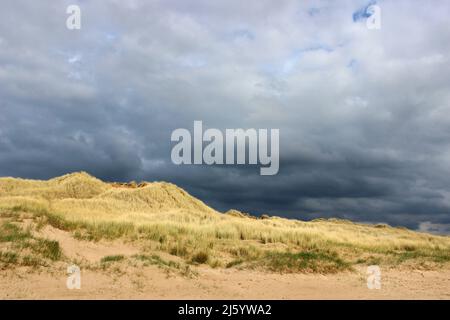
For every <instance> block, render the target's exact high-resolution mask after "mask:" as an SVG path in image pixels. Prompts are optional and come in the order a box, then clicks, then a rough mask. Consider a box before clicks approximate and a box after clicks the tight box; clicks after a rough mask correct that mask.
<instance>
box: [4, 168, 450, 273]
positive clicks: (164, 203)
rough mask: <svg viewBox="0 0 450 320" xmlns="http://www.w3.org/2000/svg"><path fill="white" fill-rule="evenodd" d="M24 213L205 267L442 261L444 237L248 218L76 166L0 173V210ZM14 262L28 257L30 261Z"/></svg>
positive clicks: (296, 268)
mask: <svg viewBox="0 0 450 320" xmlns="http://www.w3.org/2000/svg"><path fill="white" fill-rule="evenodd" d="M22 213H27V214H29V215H31V217H32V218H33V219H34V220H36V221H37V223H38V224H41V225H42V224H49V225H51V226H53V227H54V228H58V229H61V230H66V231H68V232H71V233H72V234H73V236H74V237H75V238H78V239H83V240H92V241H98V240H100V239H107V240H108V239H116V238H123V239H126V240H129V241H139V242H140V243H145V244H148V246H149V247H150V248H152V250H155V251H164V252H167V253H169V254H171V255H174V256H178V257H181V258H183V259H184V260H185V261H186V262H187V263H190V264H209V265H210V266H211V267H242V268H263V269H266V270H271V271H280V272H320V273H330V272H338V271H344V270H350V269H351V268H352V266H353V265H355V264H373V263H376V264H386V265H393V264H395V265H397V264H404V265H405V266H413V267H417V266H421V267H428V268H435V267H440V266H443V265H447V264H448V263H449V262H450V238H449V237H446V236H436V235H430V234H426V233H418V232H414V231H410V230H407V229H405V228H393V227H389V226H385V225H383V227H381V226H373V225H366V224H356V223H352V222H350V221H344V220H337V219H330V220H324V219H318V220H316V221H310V222H304V221H299V220H291V219H283V218H279V217H265V218H264V219H256V218H254V217H251V216H249V215H247V214H243V213H240V212H238V211H235V210H231V211H229V212H228V214H223V213H219V212H217V211H216V210H214V209H212V208H210V207H208V206H207V205H206V204H204V203H203V202H202V201H200V200H198V199H196V198H194V197H192V196H191V195H189V194H188V193H187V192H186V191H184V190H183V189H181V188H178V187H177V186H175V185H173V184H170V183H166V182H153V183H147V182H146V183H141V184H139V185H138V184H135V183H131V184H119V183H106V182H103V181H101V180H98V179H96V178H94V177H92V176H90V175H88V174H87V173H84V172H82V173H73V174H68V175H65V176H62V177H58V178H54V179H50V180H48V181H42V180H25V179H16V178H0V215H1V216H2V217H3V218H4V219H8V216H13V215H15V214H16V215H17V214H22ZM5 221H6V220H5ZM2 228H3V229H0V230H1V232H2V234H0V241H4V240H1V239H8V237H11V236H16V237H19V238H20V237H23V235H22V234H21V231H17V234H12V235H11V234H8V233H5V232H10V231H8V230H9V229H8V226H7V225H6V226H3V227H2ZM5 228H6V229H5ZM5 230H6V231H5ZM19 238H18V239H10V240H11V241H12V242H14V241H17V242H20V241H21V240H20V239H19ZM47 245H50V244H47ZM53 246H54V247H56V245H55V244H53ZM52 250H53V251H54V254H53V255H51V254H50V255H48V256H45V255H44V256H43V254H42V253H39V251H36V252H37V253H36V254H37V255H38V257H41V258H42V259H46V260H49V261H51V260H57V259H60V258H61V254H60V253H59V254H58V253H57V252H58V250H59V247H58V248H53V249H52ZM1 254H2V255H1V259H0V261H7V262H8V261H10V262H9V263H10V264H11V263H12V262H11V261H16V262H17V260H18V259H19V257H18V256H14V252H2V253H1ZM52 257H53V258H52ZM20 259H21V260H20V261H22V262H23V263H25V262H26V261H28V260H29V261H30V262H29V263H33V260H32V259H31V258H30V257H29V258H27V259H28V260H24V258H20ZM30 259H31V260H30ZM24 261H25V262H24Z"/></svg>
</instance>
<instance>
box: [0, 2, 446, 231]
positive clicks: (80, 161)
mask: <svg viewBox="0 0 450 320" xmlns="http://www.w3.org/2000/svg"><path fill="white" fill-rule="evenodd" d="M73 2H74V1H63V2H58V3H56V2H54V1H40V2H39V3H35V2H32V1H15V2H10V3H7V4H3V10H2V12H0V175H8V176H10V175H11V176H22V177H30V178H49V177H52V176H55V175H59V174H63V173H66V172H67V171H73V170H86V171H88V172H91V173H92V174H94V175H96V176H98V177H100V178H102V179H106V180H141V179H147V180H169V181H172V182H174V183H177V184H179V185H180V186H182V187H184V188H186V189H187V190H188V191H189V192H191V193H192V194H194V195H196V196H198V197H200V198H202V199H204V200H205V201H206V202H207V203H209V204H211V205H213V206H214V207H216V208H218V209H220V210H227V209H229V208H237V209H241V210H245V211H250V212H254V213H256V214H261V213H270V214H276V215H283V216H288V217H296V218H301V219H313V218H316V217H332V216H337V217H342V218H349V219H352V220H357V221H367V222H387V223H391V224H394V225H407V226H409V227H412V228H419V229H421V230H431V229H433V230H435V231H436V230H437V231H438V232H448V228H445V227H440V226H441V225H444V226H445V225H448V224H449V223H450V214H449V213H450V186H449V184H448V179H447V177H448V176H449V173H450V169H449V167H448V165H447V164H448V161H449V160H450V153H449V152H448V150H449V141H450V140H449V139H448V136H449V133H450V112H449V111H450V105H449V101H450V95H449V93H448V83H450V69H449V68H450V67H449V66H450V63H449V52H450V43H449V42H448V41H447V39H449V36H450V34H449V33H450V29H448V27H447V24H448V21H447V17H446V15H445V14H444V12H448V10H449V4H448V3H447V2H446V1H436V2H435V3H433V5H431V4H429V3H425V2H417V3H414V5H413V4H411V2H410V1H395V2H382V3H380V6H381V8H382V19H383V20H382V29H381V30H380V31H370V30H367V29H366V28H365V26H364V23H363V22H360V21H359V22H357V23H355V22H353V19H352V14H353V13H354V12H355V11H356V10H358V9H359V8H361V7H363V6H364V5H366V4H367V3H365V2H364V1H356V0H355V1H350V0H348V1H339V2H338V3H334V2H329V1H317V2H315V3H314V4H308V3H307V2H305V3H301V4H300V3H299V2H298V1H277V2H274V1H254V2H250V3H248V2H245V4H244V3H243V2H242V1H218V2H214V3H213V2H211V1H195V2H190V1H151V2H148V1H137V0H136V1H131V0H130V1H113V0H111V1H104V2H87V1H79V2H77V1H75V3H78V4H79V5H80V6H81V8H82V29H81V30H80V31H69V30H67V29H66V28H65V18H66V14H65V8H66V6H67V5H68V4H72V3H73ZM312 9H314V14H313V15H311V14H310V12H311V10H312ZM406 35H414V37H412V36H406ZM194 120H202V121H203V123H204V125H205V126H207V127H214V128H220V129H224V128H239V127H241V128H251V127H255V128H279V129H280V139H281V141H280V157H281V158H280V172H279V174H278V175H277V176H273V177H261V176H259V175H258V173H259V170H258V168H257V167H253V166H244V167H240V166H223V167H218V166H211V167H206V166H191V167H189V166H180V167H179V166H175V165H173V164H172V163H171V161H170V150H171V143H170V134H171V132H172V130H174V129H176V128H180V127H184V128H188V129H190V128H192V125H193V121H194Z"/></svg>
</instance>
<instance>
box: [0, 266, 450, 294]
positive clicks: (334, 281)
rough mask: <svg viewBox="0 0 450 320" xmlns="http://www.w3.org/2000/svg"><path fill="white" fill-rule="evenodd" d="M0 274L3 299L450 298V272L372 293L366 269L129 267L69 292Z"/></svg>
mask: <svg viewBox="0 0 450 320" xmlns="http://www.w3.org/2000/svg"><path fill="white" fill-rule="evenodd" d="M24 271H25V269H24V270H14V271H2V272H0V298H1V299H24V298H31V299H130V298H131V299H133V298H139V299H450V271H442V270H441V271H421V272H418V271H416V272H414V271H413V272H404V271H394V270H388V271H385V272H383V274H382V288H381V289H380V290H369V289H368V288H367V287H366V280H365V274H364V272H363V270H360V271H359V272H355V273H345V274H338V275H331V276H330V275H328V276H323V275H304V274H285V275H280V274H273V273H264V272H256V271H239V270H230V269H225V270H224V269H210V268H199V269H198V270H197V271H198V275H197V276H196V277H194V278H192V279H189V278H186V277H183V276H179V275H170V276H168V275H167V273H165V272H164V271H163V270H161V269H158V268H157V267H153V266H151V267H145V268H141V269H137V268H134V267H128V268H127V272H126V273H125V274H123V275H118V274H115V273H114V272H112V271H111V273H108V272H104V271H90V270H86V271H82V287H81V289H80V290H69V289H67V288H66V284H65V283H66V275H65V274H64V273H63V272H57V273H55V274H53V275H52V274H48V273H40V274H37V273H23V272H24Z"/></svg>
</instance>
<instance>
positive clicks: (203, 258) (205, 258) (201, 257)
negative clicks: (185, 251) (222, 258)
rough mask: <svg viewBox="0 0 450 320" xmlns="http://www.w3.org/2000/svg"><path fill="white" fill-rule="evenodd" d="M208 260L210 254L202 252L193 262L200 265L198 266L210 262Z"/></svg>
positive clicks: (197, 254)
mask: <svg viewBox="0 0 450 320" xmlns="http://www.w3.org/2000/svg"><path fill="white" fill-rule="evenodd" d="M208 258H209V253H208V252H207V251H204V250H200V251H198V252H196V253H195V254H194V255H193V256H192V258H191V262H192V263H198V264H204V263H206V262H207V261H208Z"/></svg>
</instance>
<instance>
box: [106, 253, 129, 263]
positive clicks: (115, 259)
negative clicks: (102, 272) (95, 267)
mask: <svg viewBox="0 0 450 320" xmlns="http://www.w3.org/2000/svg"><path fill="white" fill-rule="evenodd" d="M124 259H125V256H124V255H122V254H118V255H112V256H104V257H103V258H102V259H101V260H100V262H101V263H108V262H118V261H122V260H124Z"/></svg>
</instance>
